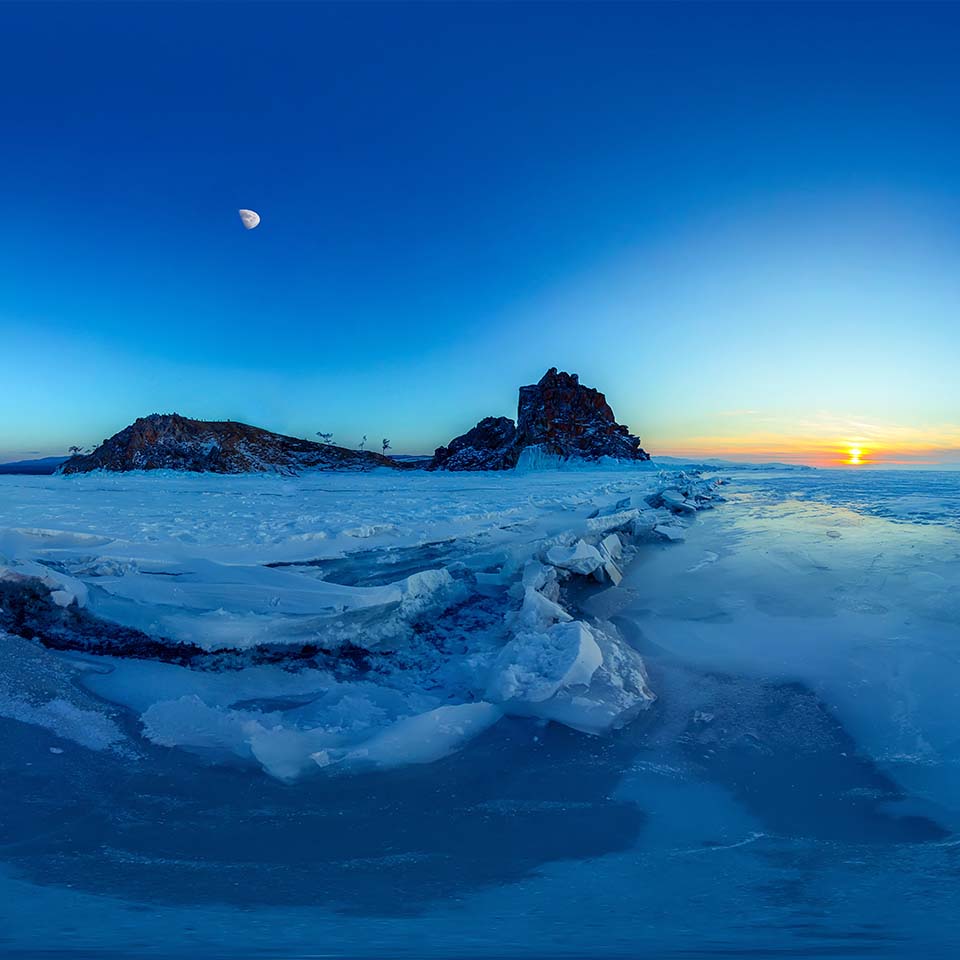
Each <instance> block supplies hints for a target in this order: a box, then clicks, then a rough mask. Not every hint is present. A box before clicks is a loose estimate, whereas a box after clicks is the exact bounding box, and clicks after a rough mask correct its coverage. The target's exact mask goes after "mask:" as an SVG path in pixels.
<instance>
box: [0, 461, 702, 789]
mask: <svg viewBox="0 0 960 960" xmlns="http://www.w3.org/2000/svg"><path fill="white" fill-rule="evenodd" d="M58 482H59V483H60V485H61V486H60V488H59V489H58V488H57V487H56V484H57V483H58ZM715 486H716V483H715V481H709V480H703V479H702V478H699V477H696V476H687V475H685V474H683V473H678V474H671V475H663V474H661V475H656V474H653V473H651V472H650V471H637V470H624V471H622V472H621V471H616V472H613V471H610V470H603V471H589V470H583V471H571V472H569V473H566V472H565V473H563V474H559V473H557V474H553V475H550V474H537V475H528V476H522V475H518V476H513V477H509V478H504V477H503V476H497V477H493V476H489V475H486V476H482V477H472V478H469V479H464V478H449V477H441V478H435V477H426V476H423V475H413V474H408V475H405V476H401V477H399V478H397V477H395V476H391V477H389V478H387V477H383V476H378V475H366V476H360V477H357V476H353V477H351V478H349V479H344V478H331V479H327V478H321V479H319V480H315V479H311V480H307V481H300V480H295V481H292V480H286V481H279V482H278V481H277V480H274V479H264V478H243V479H242V480H240V481H238V480H237V479H235V478H232V479H230V480H228V481H226V482H224V480H223V479H222V478H210V479H205V478H204V479H198V478H188V479H186V480H184V479H183V478H179V477H169V476H164V477H161V476H157V475H156V474H154V475H152V476H133V477H131V476H127V477H124V478H122V479H119V478H114V477H109V476H105V475H104V476H99V477H85V478H80V479H78V480H73V481H66V482H64V481H63V480H61V479H59V478H57V479H56V480H54V481H44V482H35V483H33V484H29V483H26V484H22V485H21V486H20V492H21V493H23V491H24V490H27V491H29V493H30V494H32V502H30V497H29V496H28V497H23V498H21V499H20V500H19V502H14V504H13V505H14V506H15V507H16V508H18V509H19V510H20V513H21V516H22V520H23V521H25V522H23V523H22V525H18V526H14V527H8V528H6V529H5V530H3V531H2V532H0V588H2V590H3V593H4V597H5V598H6V599H5V601H4V607H3V610H2V614H3V615H4V616H5V620H0V624H5V627H6V630H7V631H8V632H10V633H18V634H20V635H21V639H20V640H18V641H16V642H17V643H25V642H26V643H30V642H32V640H33V638H34V637H39V639H40V640H41V641H43V642H45V644H46V645H47V646H54V647H58V648H60V649H68V650H69V649H71V648H72V649H74V650H77V651H79V652H81V653H82V654H84V658H83V659H82V660H81V659H78V658H77V657H76V655H75V654H61V655H54V654H45V656H47V657H49V658H50V669H51V670H52V669H54V664H56V668H57V669H60V670H62V669H63V664H64V663H65V662H66V663H68V664H73V665H74V668H75V669H77V670H79V673H78V679H79V681H80V683H81V685H82V687H83V688H84V689H86V690H88V691H89V692H90V693H92V694H94V695H95V696H94V697H91V698H90V700H91V702H90V703H84V704H82V705H79V706H78V705H74V708H75V709H80V710H92V711H94V712H96V710H97V706H96V704H97V701H99V700H105V701H108V702H109V703H112V704H118V705H121V706H123V707H126V708H128V709H129V710H132V711H133V712H134V714H135V715H136V716H138V717H139V720H140V724H141V726H142V732H143V735H144V736H145V737H146V738H147V739H148V740H150V741H152V742H153V743H155V744H158V745H162V746H169V747H180V748H184V749H188V750H191V751H194V752H200V753H202V754H204V755H205V756H207V757H210V758H212V759H214V760H217V759H220V760H227V759H232V760H233V761H237V760H240V761H241V762H246V763H252V764H256V765H259V766H260V767H262V768H263V769H264V770H265V771H266V772H268V773H269V774H271V775H272V776H275V777H277V778H280V779H284V780H294V779H297V778H299V777H301V776H303V775H304V774H307V773H310V772H314V773H316V772H317V770H318V769H319V768H324V769H328V770H330V771H337V772H339V771H341V770H353V769H356V770H362V769H367V768H371V767H381V768H382V767H390V766H399V765H404V764H408V763H427V762H431V761H434V760H437V759H439V758H441V757H443V756H446V755H447V754H449V753H450V752H452V751H455V750H457V749H459V748H460V747H462V746H463V745H464V744H465V743H466V742H468V741H469V740H471V739H473V738H474V737H476V736H477V735H479V734H480V733H482V732H483V731H484V730H486V729H488V728H489V727H490V726H491V725H493V724H495V723H497V722H498V721H499V720H500V718H501V717H503V716H524V717H533V718H537V719H539V720H542V721H555V722H558V723H561V724H564V725H566V726H569V727H571V728H573V729H575V730H578V731H581V732H584V733H590V734H602V733H606V732H607V731H610V730H612V729H616V728H618V727H622V726H623V725H625V724H627V723H629V722H630V720H632V719H633V718H634V717H636V716H637V714H638V713H639V712H641V711H642V710H644V709H646V707H648V706H649V705H650V703H652V702H653V700H654V699H655V696H654V693H653V692H652V691H651V690H650V688H649V685H648V683H647V677H646V671H645V668H644V664H643V661H642V659H641V657H640V655H639V654H638V653H637V652H636V651H635V650H633V649H632V648H631V647H630V646H629V644H627V643H626V642H625V641H624V640H623V638H622V637H621V636H620V634H619V631H618V630H617V629H616V627H614V626H613V625H612V624H610V623H609V622H603V621H598V620H596V619H590V620H587V619H584V618H583V617H582V615H581V613H580V612H579V611H578V609H577V608H576V606H575V605H574V604H572V603H571V602H570V601H569V600H568V599H567V592H568V590H567V588H568V586H570V585H572V584H574V583H575V582H577V581H582V580H583V579H584V578H589V581H590V582H594V583H596V584H597V586H598V587H599V586H600V585H601V584H603V585H606V586H614V587H615V586H616V585H617V584H618V583H619V582H620V580H621V579H622V576H623V570H622V568H623V566H624V565H625V564H626V563H628V562H629V561H630V559H632V557H633V556H635V555H636V552H637V550H638V549H640V548H641V547H642V545H643V544H645V543H655V542H664V543H665V542H670V541H675V540H679V539H682V537H683V527H684V524H685V523H687V522H689V518H690V517H692V516H693V515H694V514H695V513H696V512H697V510H698V509H700V508H702V507H704V506H710V505H712V504H713V502H714V501H715V500H716V499H717V495H716V493H715ZM57 494H59V495H60V498H63V496H64V494H66V495H67V497H66V498H67V499H68V500H69V501H71V502H70V503H69V504H67V506H70V507H73V508H74V509H76V508H79V509H80V515H81V516H82V517H83V520H82V522H80V523H73V524H72V525H71V527H70V528H67V529H65V528H64V526H63V525H60V526H53V525H51V523H50V521H51V517H50V512H51V511H50V506H51V505H52V504H55V503H56V499H57ZM25 501H26V502H25ZM145 506H147V507H148V509H146V510H145V509H144V508H145ZM238 507H239V509H238ZM58 510H59V513H60V515H67V513H66V512H65V511H64V510H63V505H58ZM307 511H309V512H307ZM8 515H9V511H8ZM251 521H255V523H256V526H254V527H253V528H252V531H253V532H252V535H251ZM395 573H402V574H405V575H403V576H401V577H400V578H399V579H394V578H393V576H394V575H395ZM25 594H29V597H28V601H29V602H28V601H25V600H24V595H25ZM23 638H25V639H23ZM111 654H112V655H113V656H111ZM117 654H119V655H120V656H117ZM164 660H168V661H172V662H163V661H164ZM7 700H9V697H8V698H7ZM37 700H38V698H37V697H36V696H34V697H33V698H32V699H31V698H30V696H26V697H21V698H20V700H19V701H17V702H15V703H14V702H13V701H11V702H10V703H11V704H12V705H10V704H8V709H7V710H6V714H7V715H8V716H13V715H16V716H17V717H18V718H21V719H22V718H26V717H29V716H36V715H37V714H36V710H37V709H41V708H42V706H43V704H42V703H40V704H38V703H37V702H35V701H37ZM39 700H41V701H42V697H40V698H39ZM5 702H6V701H5ZM31 710H32V711H33V713H31ZM48 714H49V711H48V712H47V713H42V714H41V715H42V717H43V718H45V720H44V722H46V724H47V725H48V726H50V724H51V723H52V722H53V721H51V720H50V717H49V715H48ZM28 722H29V721H28ZM86 745H87V746H89V745H90V744H86ZM102 746H103V747H104V748H108V749H113V748H116V743H115V742H114V741H107V742H106V743H104V744H102Z"/></svg>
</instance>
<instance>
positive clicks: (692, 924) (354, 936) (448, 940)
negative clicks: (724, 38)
mask: <svg viewBox="0 0 960 960" xmlns="http://www.w3.org/2000/svg"><path fill="white" fill-rule="evenodd" d="M724 475H725V476H727V477H728V478H729V481H730V482H728V483H726V484H725V485H724V486H723V487H722V488H721V490H722V492H723V494H724V496H725V497H726V500H727V502H726V503H724V504H723V505H722V506H720V507H718V509H716V510H712V511H706V512H705V511H703V510H702V509H700V510H698V512H697V513H696V514H695V515H693V514H688V513H687V512H686V511H680V512H675V511H674V510H672V509H671V508H670V506H669V505H668V503H667V502H666V501H665V500H664V499H663V498H662V496H658V491H659V493H660V494H662V491H663V490H670V489H673V490H677V491H678V492H679V493H680V494H682V495H683V499H684V500H685V501H688V502H691V503H694V504H696V505H697V506H698V507H700V508H702V507H705V506H708V505H709V504H707V503H702V502H701V501H699V500H698V499H697V491H696V489H693V490H691V489H690V484H691V483H693V481H694V479H695V478H689V477H688V478H678V477H677V476H675V475H672V476H669V477H667V476H665V477H660V476H658V474H657V472H656V470H653V471H649V470H648V471H640V470H626V469H620V470H618V469H614V468H604V469H602V470H594V471H590V470H572V469H570V470H558V471H554V472H551V473H548V474H543V475H538V476H535V475H533V474H523V475H505V476H495V475H477V476H466V475H457V474H451V475H447V476H443V477H439V476H427V475H423V474H416V473H411V474H409V475H404V476H398V477H389V478H384V477H381V476H379V475H376V474H370V475H365V476H350V477H342V476H336V475H329V474H328V475H326V476H324V477H322V478H319V479H318V478H307V477H304V478H301V479H300V480H286V481H284V480H280V479H278V478H257V482H252V481H251V478H242V477H239V478H202V477H200V478H182V477H168V478H162V479H161V481H160V482H153V478H150V481H151V482H147V479H148V478H144V477H124V478H114V477H99V478H98V477H95V476H90V477H83V478H79V479H80V482H77V483H75V482H74V481H73V480H70V479H63V478H60V479H57V478H33V479H31V480H30V481H29V482H28V483H22V481H21V479H20V478H16V479H13V478H10V479H11V480H12V483H11V484H8V483H7V479H3V480H0V528H3V529H2V530H0V557H2V564H3V566H4V567H5V569H6V571H7V573H6V576H7V577H8V578H13V579H4V580H2V581H0V597H2V598H8V597H14V598H15V597H16V594H15V591H16V589H18V585H22V584H23V583H24V582H29V581H24V580H22V579H19V578H22V577H24V576H32V575H34V574H36V575H38V576H48V575H49V576H51V580H50V581H49V582H48V588H49V589H52V590H59V589H69V590H71V591H72V592H73V596H74V597H75V598H76V601H77V603H79V601H80V600H81V599H82V596H83V594H82V591H81V590H80V589H79V587H83V588H85V589H86V597H87V599H86V601H85V602H86V604H87V606H86V608H84V609H87V610H90V609H91V608H92V609H96V610H98V611H100V612H99V613H97V614H96V615H99V616H102V615H103V613H102V611H103V610H104V609H106V607H105V606H104V604H109V603H117V604H118V605H119V606H121V607H122V608H123V609H125V610H128V611H130V610H137V611H139V615H140V619H139V620H138V622H142V623H144V624H149V623H152V622H154V621H160V620H161V619H163V618H164V617H172V616H174V615H177V616H179V617H181V618H182V619H183V622H184V624H188V623H192V628H191V629H193V631H194V632H195V635H196V636H200V637H202V636H203V628H202V626H200V624H201V623H202V622H203V621H204V618H209V619H210V620H211V622H214V623H215V622H216V620H217V618H220V619H222V620H225V621H228V622H230V623H232V624H233V633H234V634H235V645H234V646H231V647H230V648H229V649H228V651H227V652H226V653H218V654H204V655H202V656H201V657H200V658H199V659H198V660H197V661H196V662H194V663H192V665H183V664H177V663H165V662H159V661H157V660H148V659H140V660H137V659H130V658H114V657H107V656H102V655H92V654H90V653H82V654H81V653H76V652H69V651H68V652H55V651H53V650H50V649H46V648H45V647H44V646H42V645H41V644H40V643H38V642H35V641H34V640H33V639H32V638H31V637H30V636H26V637H20V636H12V635H10V634H9V633H8V634H7V635H4V636H0V743H2V749H0V774H2V781H3V789H2V790H0V853H2V858H0V859H2V863H0V901H2V902H3V903H4V906H5V907H6V909H5V910H4V911H3V916H2V924H3V935H4V948H5V949H6V950H7V952H9V953H11V955H20V954H23V955H28V954H30V955H32V954H34V953H36V952H37V949H38V948H42V949H46V950H47V951H48V952H49V951H50V950H54V951H59V952H64V953H70V954H71V955H76V956H112V955H116V956H120V955H122V956H127V955H150V956H152V955H155V954H156V955H158V956H159V955H160V953H162V954H163V955H164V956H195V955H198V954H210V955H218V956H219V955H230V956H236V957H243V956H253V955H267V954H270V955H273V954H279V953H282V954H283V955H298V956H299V955H308V954H317V953H324V954H328V955H337V956H406V955H410V956H412V955H413V954H414V953H416V954H417V955H432V956H468V955H469V956H478V957H479V956H493V955H497V956H503V955H510V956H534V955H536V956H540V955H545V954H548V953H549V954H550V955H555V956H565V957H573V956H597V957H608V958H613V957H623V956H628V955H629V956H634V955H640V954H643V955H649V956H667V955H672V954H676V953H677V951H678V950H681V951H683V952H686V953H689V954H691V955H694V954H696V955H701V954H702V955H707V954H723V955H725V956H748V955H753V956H759V955H763V956H766V955H771V956H772V955H786V954H790V955H795V956H810V955H817V956H823V957H831V956H837V957H839V956H867V955H870V956H890V957H893V956H925V957H941V956H943V957H946V956H952V952H951V948H952V946H953V944H954V943H955V942H956V941H957V938H958V937H960V921H958V917H960V886H958V884H957V854H958V850H960V846H958V844H960V800H958V798H960V777H958V771H960V753H958V738H957V716H958V712H960V657H958V646H957V635H958V634H957V624H958V622H960V605H958V599H957V598H958V591H957V589H956V587H957V584H958V583H960V529H958V522H957V517H958V515H960V514H958V506H960V474H954V475H952V476H947V475H939V476H937V477H931V476H930V475H928V474H922V473H919V472H917V473H913V472H900V473H897V474H884V473H880V472H876V471H873V472H869V473H868V472H867V471H844V472H840V471H837V472H831V471H787V470H783V471H780V470H778V471H773V472H767V473H764V472H763V471H759V470H744V471H741V472H738V473H734V472H732V471H730V472H728V471H727V470H726V469H724ZM624 501H627V502H626V503H624ZM631 510H635V511H637V516H636V517H635V518H634V519H632V520H630V521H629V522H628V524H627V526H625V527H620V528H618V529H616V530H607V531H604V530H597V529H591V526H590V521H591V520H597V519H600V518H602V517H609V516H614V515H615V514H618V513H620V514H622V513H624V512H626V511H631ZM378 524H383V525H384V526H385V527H386V526H387V525H389V526H390V527H392V529H381V530H380V531H379V532H377V533H374V534H372V535H371V536H369V537H354V536H350V535H347V534H346V533H345V531H347V530H356V529H358V528H362V527H375V526H376V525H378ZM657 526H664V527H669V528H671V529H675V530H676V531H677V532H678V533H681V534H683V536H684V539H683V540H677V541H676V542H671V541H669V540H667V539H665V538H664V537H663V536H662V535H661V534H658V533H656V532H655V527H657ZM611 538H615V539H611ZM578 541H583V542H584V543H586V544H587V545H588V546H590V547H592V548H594V549H595V550H596V551H597V552H598V553H599V554H600V555H601V557H602V558H604V560H605V562H608V561H609V562H613V563H615V564H616V565H617V567H618V569H619V570H620V571H621V572H622V573H623V581H622V583H621V584H620V585H619V586H613V585H612V582H611V581H610V580H609V578H608V577H607V575H606V574H602V576H603V580H602V582H598V579H597V573H598V571H599V570H600V569H601V568H599V567H598V568H597V569H596V570H594V571H593V572H592V573H590V574H586V575H585V574H582V573H575V572H573V571H571V570H568V569H565V568H563V567H558V566H554V565H553V564H551V563H550V562H548V554H549V552H550V551H551V549H553V548H556V547H560V548H563V550H565V551H567V550H569V548H571V547H575V545H576V544H577V543H578ZM618 543H619V549H620V555H619V556H616V553H617V544H618ZM271 563H282V564H290V565H287V566H267V564H271ZM44 571H46V572H44ZM433 571H442V572H443V573H445V574H446V575H448V576H449V579H447V577H446V576H443V575H442V574H434V573H432V572H433ZM174 573H175V574H177V576H175V577H174V576H171V574H174ZM422 574H429V575H428V576H421V575H422ZM54 575H56V576H55V577H54ZM411 578H413V579H411ZM178 580H180V581H182V583H181V584H180V585H179V586H180V587H181V588H182V592H177V590H176V589H175V587H176V586H177V583H176V581H178ZM99 581H107V582H109V583H110V584H111V589H112V590H113V591H114V592H113V593H112V594H111V593H108V591H107V590H106V589H105V588H102V587H101V586H100V585H99ZM122 581H128V583H127V585H126V586H127V588H129V589H125V593H124V594H123V595H122V596H121V593H120V587H119V584H120V582H122ZM138 581H142V583H141V584H140V585H139V586H136V587H134V584H136V583H137V582H138ZM154 582H159V583H160V584H161V586H160V587H159V588H156V587H154V586H153V584H154ZM316 584H325V585H326V586H325V587H323V588H321V589H322V590H327V591H328V593H327V594H322V593H321V592H320V591H317V590H316ZM204 587H205V589H206V590H207V591H208V592H207V593H204V592H203V590H202V589H201V588H204ZM246 589H248V590H249V599H248V600H247V601H246V603H247V609H245V608H244V600H243V596H244V590H246ZM11 590H12V591H14V593H10V592H8V591H11ZM155 590H158V591H159V592H154V591H155ZM333 591H338V592H339V596H341V597H342V598H345V599H343V600H342V601H338V603H342V609H340V608H337V607H336V604H328V601H329V600H330V598H332V597H333ZM457 594H458V595H457ZM271 596H279V597H280V598H281V602H280V605H279V607H272V606H270V602H269V598H270V597H271ZM110 597H112V598H113V599H112V600H111V599H109V598H110ZM216 597H223V599H224V600H226V601H229V602H228V603H223V604H222V612H220V613H218V611H217V610H216V609H213V610H211V609H205V608H203V607H202V606H200V605H199V604H201V603H206V602H208V601H211V600H214V598H216ZM321 599H323V603H324V604H325V605H324V606H323V607H322V609H321V608H320V601H321ZM121 601H122V603H121ZM314 602H316V603H317V604H318V608H317V609H316V610H313V609H312V604H313V603H314ZM4 603H6V599H0V618H2V617H4V616H8V614H9V610H8V609H4V606H3V605H4ZM404 603H406V604H408V606H409V605H410V604H423V606H422V608H421V609H420V610H418V611H411V610H409V609H408V610H404ZM51 606H52V607H54V608H55V609H54V613H55V614H56V615H57V616H64V617H66V616H72V615H73V614H74V613H76V611H77V610H78V609H79V608H78V606H77V604H76V603H73V602H71V604H70V605H69V606H68V607H66V608H62V607H58V606H56V604H55V603H52V604H51ZM328 606H329V607H330V608H329V609H328ZM92 615H94V614H91V616H92ZM243 615H248V616H249V617H251V618H252V617H259V618H262V622H269V623H270V624H271V628H270V629H269V630H265V631H264V634H263V635H264V636H265V637H266V640H265V642H264V643H263V644H262V645H259V646H258V645H256V644H255V643H254V644H253V645H251V638H250V636H249V635H246V634H245V633H244V631H243V623H244V616H243ZM5 622H7V621H5V620H0V623H5ZM318 631H326V635H327V636H334V634H336V635H339V636H342V637H343V638H344V642H343V644H342V646H340V647H336V648H334V649H333V650H331V652H330V654H329V655H320V654H318V655H317V656H316V657H313V658H310V657H308V658H307V659H305V660H299V659H297V658H296V657H293V658H291V653H292V652H293V651H297V650H299V649H300V647H299V646H298V645H300V644H303V643H305V642H307V641H308V640H309V638H310V637H313V636H315V635H316V633H317V632H318ZM284 637H286V638H289V642H284V641H282V640H281V638H284ZM355 641H356V642H358V643H359V645H357V643H355ZM358 651H359V652H358ZM268 654H270V655H269V656H268ZM274 654H275V655H276V657H277V658H278V659H272V656H273V655H274ZM598 654H599V660H598ZM654 695H655V696H656V700H652V699H649V698H652V697H653V696H654ZM678 903H680V904H690V905H692V907H691V909H687V910H678V909H677V904H678ZM405 945H410V946H405Z"/></svg>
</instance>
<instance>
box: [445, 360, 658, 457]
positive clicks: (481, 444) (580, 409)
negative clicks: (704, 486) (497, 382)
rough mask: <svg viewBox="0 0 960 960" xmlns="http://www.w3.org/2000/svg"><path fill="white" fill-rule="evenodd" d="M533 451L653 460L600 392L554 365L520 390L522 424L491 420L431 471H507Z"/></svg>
mask: <svg viewBox="0 0 960 960" xmlns="http://www.w3.org/2000/svg"><path fill="white" fill-rule="evenodd" d="M527 447H539V448H540V449H541V450H542V451H543V452H544V453H547V454H552V455H554V456H558V457H561V458H563V459H565V460H567V459H571V458H573V459H580V460H599V459H600V458H601V457H613V458H615V459H617V460H638V461H640V460H649V459H650V455H649V454H648V453H647V452H646V451H645V450H643V449H642V448H641V446H640V441H639V439H638V438H637V437H635V436H633V435H632V434H631V433H630V431H629V429H628V428H627V427H625V426H623V425H622V424H619V423H617V421H616V419H615V417H614V415H613V410H611V409H610V404H608V403H607V399H606V397H604V395H603V394H602V393H600V391H599V390H594V389H593V388H591V387H584V386H582V385H581V383H580V380H579V378H578V377H577V375H576V374H575V373H563V372H558V371H557V368H556V367H551V368H550V369H549V370H548V371H547V372H546V373H545V374H544V375H543V377H542V378H541V380H540V382H539V383H535V384H530V385H529V386H526V387H521V388H520V401H519V404H518V408H517V424H516V427H514V423H513V421H512V420H510V419H508V418H507V417H487V418H486V419H484V420H481V421H480V423H478V424H477V425H476V426H475V427H474V428H473V429H472V430H470V431H468V432H467V433H465V434H463V435H462V436H460V437H457V438H456V439H455V440H452V441H451V442H450V443H449V444H448V445H447V446H446V447H439V448H438V449H437V452H436V454H434V458H433V461H432V462H431V465H430V469H433V470H507V469H510V468H511V467H515V466H516V465H517V461H518V460H519V459H520V454H521V453H522V452H523V451H524V450H525V449H526V448H527Z"/></svg>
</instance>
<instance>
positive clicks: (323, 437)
mask: <svg viewBox="0 0 960 960" xmlns="http://www.w3.org/2000/svg"><path fill="white" fill-rule="evenodd" d="M317 436H318V437H319V438H320V442H321V443H333V434H332V433H323V432H321V431H320V430H318V431H317Z"/></svg>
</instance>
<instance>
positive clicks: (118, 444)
mask: <svg viewBox="0 0 960 960" xmlns="http://www.w3.org/2000/svg"><path fill="white" fill-rule="evenodd" d="M373 467H392V468H394V469H398V468H399V465H398V464H397V463H396V462H395V461H393V460H391V459H390V458H389V457H383V456H380V454H378V453H369V452H360V451H358V450H348V449H346V448H344V447H336V446H333V445H332V444H322V443H314V442H313V441H310V440H301V439H300V438H298V437H288V436H284V435H283V434H280V433H272V432H271V431H269V430H264V429H262V428H260V427H254V426H251V425H250V424H247V423H238V422H237V421H234V420H192V419H190V418H189V417H182V416H180V414H178V413H164V414H160V413H154V414H151V415H150V416H149V417H140V418H139V419H138V420H135V421H134V422H133V423H132V424H130V426H128V427H125V428H124V429H123V430H121V431H120V432H119V433H116V434H114V435H113V436H112V437H110V438H109V439H108V440H104V442H103V443H102V444H101V445H100V446H99V447H97V448H96V450H94V451H93V452H92V453H90V454H87V455H86V456H79V457H73V458H71V459H70V460H68V461H67V462H66V463H64V464H63V466H62V467H61V468H60V472H61V473H88V472H90V471H92V470H110V471H118V472H126V471H129V470H183V471H187V472H191V473H208V472H209V473H289V474H293V473H299V472H300V471H301V470H309V469H321V470H322V469H326V470H334V469H371V468H373Z"/></svg>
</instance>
